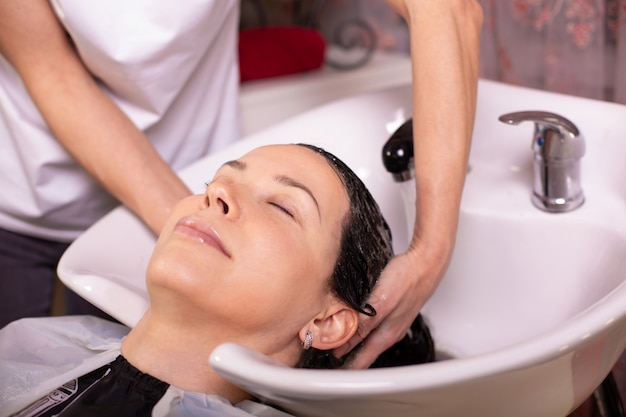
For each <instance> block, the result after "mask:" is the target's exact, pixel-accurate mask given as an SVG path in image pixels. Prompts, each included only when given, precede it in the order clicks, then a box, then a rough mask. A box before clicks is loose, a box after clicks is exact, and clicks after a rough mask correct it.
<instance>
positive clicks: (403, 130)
mask: <svg viewBox="0 0 626 417" xmlns="http://www.w3.org/2000/svg"><path fill="white" fill-rule="evenodd" d="M412 163H413V119H409V120H407V121H406V122H404V123H403V124H402V126H400V127H399V128H398V129H397V130H396V131H395V132H394V133H393V134H392V135H391V137H390V138H389V140H387V143H385V145H384V146H383V164H384V165H385V169H386V170H387V171H388V172H390V173H391V174H392V175H393V178H394V180H396V181H398V182H402V181H407V180H409V179H411V164H412Z"/></svg>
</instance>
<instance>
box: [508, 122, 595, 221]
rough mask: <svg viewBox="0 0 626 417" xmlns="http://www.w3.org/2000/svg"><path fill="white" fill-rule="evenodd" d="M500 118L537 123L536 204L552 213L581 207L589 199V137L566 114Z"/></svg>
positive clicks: (535, 159)
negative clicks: (585, 172)
mask: <svg viewBox="0 0 626 417" xmlns="http://www.w3.org/2000/svg"><path fill="white" fill-rule="evenodd" d="M499 120H500V121H501V122H504V123H508V124H511V125H517V124H519V123H521V122H525V121H530V122H534V123H535V132H534V135H533V141H532V150H533V153H534V177H535V178H534V185H533V194H532V197H531V200H532V202H533V204H534V205H535V206H536V207H537V208H539V209H541V210H544V211H548V212H551V213H562V212H566V211H570V210H574V209H575V208H577V207H580V205H582V204H583V202H584V201H585V198H584V196H583V190H582V186H581V183H580V159H581V158H582V157H583V155H584V154H585V139H584V138H583V135H582V134H581V133H580V131H579V130H578V128H577V127H576V125H574V123H572V122H571V121H569V120H568V119H566V118H565V117H563V116H560V115H558V114H554V113H549V112H543V111H521V112H515V113H508V114H504V115H502V116H500V117H499Z"/></svg>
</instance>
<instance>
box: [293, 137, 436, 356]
mask: <svg viewBox="0 0 626 417" xmlns="http://www.w3.org/2000/svg"><path fill="white" fill-rule="evenodd" d="M298 145H299V146H303V147H306V148H308V149H310V150H312V151H314V152H316V153H317V154H319V155H321V156H323V157H324V158H325V159H326V161H327V162H328V164H329V165H330V166H331V167H332V168H333V169H334V171H335V172H336V173H337V175H338V176H339V178H340V179H341V182H342V183H343V185H344V188H345V190H346V192H347V194H348V199H349V202H350V208H349V209H348V213H347V215H346V218H345V219H344V221H343V230H342V233H341V244H340V248H339V255H338V258H337V262H336V264H335V268H334V270H333V273H332V275H331V277H330V280H329V285H330V290H331V291H332V292H333V294H334V295H335V296H337V298H339V299H340V300H342V301H344V302H345V303H346V304H348V305H349V306H350V307H352V308H353V309H355V310H356V311H358V312H359V313H362V314H365V315H368V316H374V315H376V310H375V309H374V307H372V306H371V305H370V304H368V303H367V300H368V298H369V295H370V293H371V291H372V289H373V288H374V286H375V285H376V282H377V281H378V277H379V276H380V274H381V272H382V271H383V269H384V268H385V266H386V265H387V262H389V260H390V259H391V258H392V257H393V247H392V238H391V229H390V228H389V225H388V224H387V221H386V220H385V218H384V217H383V214H382V212H381V211H380V207H379V206H378V204H377V203H376V200H374V197H373V196H372V195H371V194H370V192H369V190H368V189H367V187H366V186H365V184H364V183H363V182H362V181H361V179H360V178H359V177H358V176H357V175H356V174H355V173H354V172H353V171H352V170H351V169H350V168H349V167H348V166H347V165H346V164H345V163H344V162H343V161H341V160H340V159H339V158H337V157H336V156H335V155H333V154H331V153H330V152H328V151H326V150H324V149H322V148H319V147H316V146H313V145H309V144H298ZM357 349H358V348H357ZM345 359H346V358H336V357H335V356H334V355H333V354H332V352H331V351H321V350H318V349H314V348H311V349H309V350H305V351H303V352H302V355H301V356H300V359H299V362H298V364H297V365H296V367H300V368H338V367H340V366H342V365H343V362H344V361H345ZM433 360H434V343H433V341H432V338H431V335H430V332H429V330H428V327H427V325H426V323H425V322H424V320H423V318H422V316H421V315H418V317H417V318H416V320H415V321H414V322H413V325H412V326H411V329H410V330H409V332H408V333H407V335H406V336H405V338H404V339H403V340H401V341H400V342H398V343H396V344H395V345H394V346H392V347H391V348H389V349H388V350H387V351H385V352H384V353H383V354H381V355H380V356H379V358H378V359H377V361H376V362H375V363H374V364H373V365H372V367H381V366H398V365H408V364H416V363H424V362H431V361H433Z"/></svg>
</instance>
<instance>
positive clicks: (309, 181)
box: [147, 145, 349, 337]
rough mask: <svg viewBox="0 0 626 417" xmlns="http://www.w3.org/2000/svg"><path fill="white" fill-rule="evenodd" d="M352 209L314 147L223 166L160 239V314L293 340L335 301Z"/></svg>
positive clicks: (266, 152) (155, 291)
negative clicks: (170, 311) (334, 278)
mask: <svg viewBox="0 0 626 417" xmlns="http://www.w3.org/2000/svg"><path fill="white" fill-rule="evenodd" d="M348 207H349V202H348V196H347V194H346V191H345V189H344V187H343V185H342V183H341V180H340V179H339V177H338V176H337V174H336V173H335V172H334V170H333V169H332V168H331V167H330V166H329V165H328V163H327V162H326V160H325V159H324V158H323V157H322V156H320V155H318V154H316V153H315V152H313V151H311V150H310V149H307V148H304V147H301V146H296V145H273V146H266V147H262V148H258V149H255V150H253V151H251V152H250V153H248V154H246V155H244V156H243V157H241V158H240V159H238V160H236V161H230V162H227V163H225V164H224V165H223V166H222V167H221V168H220V169H219V170H218V171H217V173H216V174H215V177H214V178H213V181H212V182H211V183H210V184H209V185H208V186H207V189H206V192H205V194H203V195H196V196H192V197H188V198H186V199H184V200H182V201H181V202H180V203H179V204H178V205H177V206H176V207H175V208H174V210H173V212H172V213H171V215H170V218H169V221H168V223H167V224H166V226H165V228H164V229H163V232H162V234H161V236H160V237H159V240H158V242H157V246H156V248H155V250H154V253H153V256H152V259H151V261H150V264H149V266H148V274H147V281H148V288H149V291H150V295H151V302H152V305H153V309H154V308H155V307H156V308H166V309H167V308H172V307H174V308H175V309H177V310H176V311H183V312H184V314H186V315H187V316H186V317H185V319H186V320H193V319H197V320H200V321H204V322H207V323H208V322H211V321H214V322H215V323H216V324H219V325H221V326H223V327H225V328H227V329H229V331H231V332H235V333H237V334H239V333H241V334H246V333H247V334H251V333H254V332H263V334H265V335H267V337H273V336H272V331H275V330H276V329H277V328H280V329H281V332H282V333H283V334H289V333H290V332H291V330H293V333H291V335H294V334H295V333H296V332H297V331H298V330H299V328H300V327H301V326H302V325H303V323H306V321H308V320H311V318H312V317H314V316H315V315H316V314H317V313H318V311H319V310H321V309H323V308H324V306H325V303H329V302H330V299H331V297H332V295H331V294H329V287H328V280H329V277H330V275H331V273H332V271H333V269H334V266H335V263H336V260H337V256H338V252H339V245H340V240H341V231H342V222H343V220H344V218H345V216H346V214H347V211H348ZM292 328H293V329H292ZM235 333H233V334H235Z"/></svg>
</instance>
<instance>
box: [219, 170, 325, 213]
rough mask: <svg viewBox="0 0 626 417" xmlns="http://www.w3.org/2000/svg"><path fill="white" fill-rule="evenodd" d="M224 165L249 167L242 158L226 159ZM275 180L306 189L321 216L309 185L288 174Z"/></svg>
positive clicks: (277, 176)
mask: <svg viewBox="0 0 626 417" xmlns="http://www.w3.org/2000/svg"><path fill="white" fill-rule="evenodd" d="M222 166H228V167H231V168H233V169H236V170H237V171H243V170H245V169H246V168H247V165H246V163H245V162H243V161H240V160H237V159H235V160H232V161H226V162H224V164H223V165H222ZM274 181H276V182H278V183H280V184H283V185H286V186H288V187H294V188H298V189H300V190H302V191H304V192H305V193H307V194H308V195H309V197H311V199H312V200H313V202H314V203H315V207H316V208H317V215H318V217H320V216H321V212H320V205H319V203H318V202H317V198H315V195H314V194H313V192H312V191H311V190H310V189H309V187H307V186H306V185H304V184H302V183H301V182H299V181H296V180H294V179H293V178H291V177H288V176H286V175H276V176H275V177H274Z"/></svg>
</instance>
